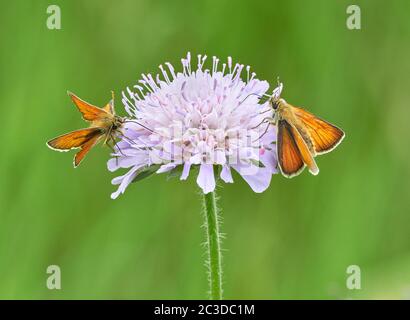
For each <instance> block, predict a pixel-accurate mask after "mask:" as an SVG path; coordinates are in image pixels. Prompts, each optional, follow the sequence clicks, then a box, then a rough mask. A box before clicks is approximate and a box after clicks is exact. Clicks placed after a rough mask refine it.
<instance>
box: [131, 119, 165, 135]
mask: <svg viewBox="0 0 410 320" xmlns="http://www.w3.org/2000/svg"><path fill="white" fill-rule="evenodd" d="M124 122H134V123H136V124H138V125H139V126H141V127H143V128H144V129H147V130H148V131H149V132H151V133H155V134H158V133H157V132H155V131H154V130H152V129H150V128H148V127H147V126H145V125H143V124H142V123H140V122H138V121H136V120H131V119H126V120H125V121H124Z"/></svg>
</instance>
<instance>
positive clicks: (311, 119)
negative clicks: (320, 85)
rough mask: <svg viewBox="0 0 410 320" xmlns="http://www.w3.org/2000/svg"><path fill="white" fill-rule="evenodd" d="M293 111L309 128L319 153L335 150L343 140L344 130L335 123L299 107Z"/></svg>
mask: <svg viewBox="0 0 410 320" xmlns="http://www.w3.org/2000/svg"><path fill="white" fill-rule="evenodd" d="M292 107H293V106H292ZM293 111H294V113H295V115H296V116H297V117H298V119H300V120H301V121H302V123H303V124H304V126H305V127H306V129H307V130H308V132H309V135H310V138H311V139H312V142H313V145H314V148H315V151H316V153H317V154H323V153H326V152H329V151H331V150H333V149H334V148H335V147H336V146H337V145H338V144H339V143H340V142H341V141H342V140H343V138H344V132H343V131H342V130H341V129H339V128H338V127H336V126H334V125H333V124H331V123H329V122H327V121H325V120H322V119H320V118H318V117H316V116H315V115H314V114H312V113H310V112H308V111H306V110H303V109H301V108H298V107H293Z"/></svg>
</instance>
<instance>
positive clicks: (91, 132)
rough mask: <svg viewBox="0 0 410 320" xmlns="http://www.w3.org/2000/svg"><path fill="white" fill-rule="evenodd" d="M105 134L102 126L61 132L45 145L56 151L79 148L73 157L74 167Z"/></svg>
mask: <svg viewBox="0 0 410 320" xmlns="http://www.w3.org/2000/svg"><path fill="white" fill-rule="evenodd" d="M104 134H105V129H103V128H87V129H80V130H76V131H73V132H70V133H66V134H63V135H61V136H59V137H57V138H54V139H52V140H50V141H48V142H47V145H48V146H49V147H50V148H51V149H53V150H57V151H68V150H71V149H76V148H81V150H80V151H79V152H78V153H77V154H76V155H75V157H74V167H77V166H78V165H79V164H80V162H81V161H82V160H83V159H84V157H85V155H86V154H87V153H88V151H90V150H91V148H92V147H93V146H94V145H95V144H96V143H97V142H98V141H99V140H100V138H101V137H102V136H103V135H104Z"/></svg>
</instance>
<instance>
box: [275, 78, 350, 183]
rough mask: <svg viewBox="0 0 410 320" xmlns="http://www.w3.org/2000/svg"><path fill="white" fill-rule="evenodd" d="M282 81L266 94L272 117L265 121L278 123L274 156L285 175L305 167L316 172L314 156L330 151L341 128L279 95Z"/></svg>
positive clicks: (334, 145)
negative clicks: (270, 93)
mask: <svg viewBox="0 0 410 320" xmlns="http://www.w3.org/2000/svg"><path fill="white" fill-rule="evenodd" d="M281 91H282V85H281V84H280V86H279V87H278V88H276V89H275V91H274V93H273V94H272V96H271V97H270V98H269V105H270V107H271V108H272V110H273V112H274V117H273V118H271V119H268V122H269V123H271V124H274V125H276V126H277V129H278V131H277V158H278V163H279V167H280V170H281V172H282V174H283V175H284V176H285V177H288V178H291V177H294V176H296V175H298V174H300V173H301V172H302V171H303V169H304V168H305V167H308V169H309V171H310V172H311V173H312V174H314V175H317V174H318V173H319V168H318V166H317V164H316V160H315V157H316V156H318V155H320V154H324V153H327V152H330V151H331V150H333V149H334V148H335V147H336V146H337V145H339V143H340V142H341V141H342V140H343V138H344V136H345V134H344V132H343V131H342V130H341V129H339V128H338V127H336V126H335V125H333V124H331V123H329V122H327V121H325V120H322V119H320V118H318V117H316V116H315V115H313V114H312V113H310V112H308V111H306V110H304V109H302V108H299V107H295V106H293V105H291V104H289V103H287V102H286V101H285V100H284V99H282V98H280V93H281Z"/></svg>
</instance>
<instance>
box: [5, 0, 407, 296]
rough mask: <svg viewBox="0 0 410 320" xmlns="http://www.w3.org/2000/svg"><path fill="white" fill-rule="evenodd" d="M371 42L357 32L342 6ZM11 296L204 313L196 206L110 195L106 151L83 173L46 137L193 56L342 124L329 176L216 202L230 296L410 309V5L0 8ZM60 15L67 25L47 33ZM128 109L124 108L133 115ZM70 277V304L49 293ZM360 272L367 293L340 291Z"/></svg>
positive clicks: (220, 1) (187, 198)
mask: <svg viewBox="0 0 410 320" xmlns="http://www.w3.org/2000/svg"><path fill="white" fill-rule="evenodd" d="M352 2H354V3H355V4H358V5H360V7H361V11H362V29H361V30H353V31H352V30H348V29H347V28H346V19H347V14H346V8H347V6H348V5H349V4H351V3H352ZM1 4H2V6H1V7H2V10H1V13H0V20H1V26H2V27H1V28H0V35H1V38H0V39H1V46H2V50H1V52H0V72H1V77H0V88H1V100H2V101H1V105H2V107H1V110H2V125H1V127H2V129H3V130H2V139H1V140H2V147H1V150H2V151H1V154H2V156H1V157H0V177H1V178H0V298H3V299H13V298H25V299H26V298H27V299H63V298H65V299H84V298H95V299H105V298H114V299H119V298H125V299H133V298H137V299H162V298H164V299H200V298H206V297H207V295H206V292H207V290H208V286H207V278H206V275H205V268H204V266H203V260H204V249H203V247H201V244H202V242H203V240H204V231H203V229H201V227H200V226H201V224H202V216H201V213H200V210H201V196H200V194H199V190H198V188H197V186H196V183H195V179H192V178H191V179H190V180H189V181H188V182H180V181H179V180H178V179H173V180H169V181H167V180H166V177H165V176H164V175H158V176H155V177H153V178H150V179H148V180H144V181H142V182H140V183H138V184H135V185H132V186H131V187H130V188H129V189H128V190H127V192H126V193H125V195H123V196H121V197H120V198H118V199H117V200H116V201H113V200H111V199H110V193H111V192H112V191H114V190H115V187H114V186H112V185H111V184H110V180H111V179H112V178H113V177H114V176H116V175H117V173H116V174H112V173H109V172H108V171H107V170H106V161H107V159H108V150H107V149H105V148H102V147H98V148H96V150H93V151H92V155H90V156H89V157H88V158H87V159H86V161H85V162H84V163H83V165H82V166H80V167H79V168H78V169H76V170H74V169H73V167H72V164H71V163H72V157H73V155H74V154H73V153H72V152H71V153H69V154H61V153H58V152H52V151H51V150H49V149H48V148H47V147H46V146H45V141H46V140H48V139H49V138H52V137H54V136H56V135H57V134H60V133H64V132H66V131H69V130H72V129H75V128H80V127H83V126H84V125H85V123H84V122H82V120H81V119H80V116H79V114H78V112H77V111H76V109H75V108H74V106H73V105H72V103H71V101H70V99H69V98H68V97H67V95H66V91H67V90H71V91H73V92H75V93H76V94H78V95H79V96H80V97H83V98H84V99H86V100H88V101H90V102H92V103H94V104H97V105H103V104H104V103H106V102H107V101H108V100H109V98H110V90H115V91H116V92H117V95H119V93H120V91H121V90H123V89H124V88H125V87H126V86H128V85H133V84H134V83H135V82H136V81H137V80H138V79H139V75H140V74H141V73H142V72H152V73H156V72H157V70H158V69H157V67H158V65H159V64H160V63H163V62H165V61H170V62H172V63H174V65H175V66H176V67H177V68H179V61H180V58H181V57H183V56H185V54H186V52H187V51H191V52H192V54H194V55H196V54H198V53H206V54H207V55H208V56H212V55H217V56H219V57H220V58H221V59H225V58H226V57H227V56H228V55H231V56H232V57H233V58H234V60H235V61H238V60H239V61H240V62H242V63H245V64H250V65H251V66H252V67H253V70H254V71H256V72H257V74H258V76H259V78H261V79H267V80H269V81H270V82H271V83H273V84H274V83H275V82H276V77H277V76H280V79H281V81H283V82H284V83H285V91H284V97H285V98H286V99H287V100H288V101H290V102H292V103H294V104H296V105H302V106H305V107H307V108H308V109H310V110H311V111H312V112H314V113H316V114H318V115H320V116H322V117H323V118H325V119H328V120H329V121H331V122H333V123H335V124H337V125H339V126H340V127H342V128H343V129H344V130H345V131H346V133H347V137H346V139H345V140H344V142H343V143H342V144H341V146H340V147H339V148H338V149H337V150H335V151H334V152H332V153H331V154H328V155H326V156H323V157H320V158H319V160H318V163H319V166H320V169H321V173H320V175H319V176H317V177H314V176H312V175H310V174H308V173H307V172H304V173H303V174H302V175H300V176H299V177H298V178H295V179H292V180H288V179H286V178H283V177H281V176H274V177H273V179H272V183H271V187H270V188H269V189H268V190H267V191H266V192H264V193H263V194H255V193H253V192H252V191H251V189H250V188H249V187H248V185H247V184H246V183H245V182H244V181H243V180H241V178H240V177H239V176H238V175H236V176H234V179H235V180H236V181H235V184H233V185H223V186H222V187H221V188H220V189H219V195H220V197H221V200H220V206H221V208H222V209H223V221H224V224H223V232H224V233H226V234H227V236H226V239H225V240H224V243H223V247H224V248H225V249H226V251H225V253H224V260H223V264H224V268H225V276H224V283H225V284H224V287H225V297H226V298H231V299H235V298H240V299H245V298H250V299H253V298H257V299H289V298H296V299H302V298H312V299H346V298H353V299H355V298H368V299H374V298H399V299H403V298H410V232H409V229H410V210H409V209H410V195H409V190H410V180H409V177H410V164H409V163H410V162H409V158H410V149H409V143H408V135H409V122H408V121H409V120H410V117H409V116H410V106H409V100H410V97H409V91H410V89H409V87H410V78H409V71H410V68H409V56H410V42H409V39H410V24H409V20H408V15H409V10H410V5H409V2H408V1H407V0H402V1H400V0H396V1H390V2H385V1H382V0H380V1H376V0H372V1H370V0H369V1H344V0H340V1H328V0H312V1H302V0H300V1H297V0H292V1H226V0H217V1H205V0H204V1H189V2H188V1H165V0H164V1H148V0H147V1H97V0H95V1H57V0H53V1H23V0H19V1H7V2H6V1H1ZM50 4H57V5H59V6H60V8H61V13H62V29H61V30H48V29H47V27H46V19H47V17H48V14H47V13H46V9H47V7H48V5H50ZM119 106H120V99H118V100H117V110H118V111H119V113H120V114H124V111H123V110H122V108H121V107H119ZM52 264H56V265H59V266H60V268H61V272H62V290H59V291H58V290H54V291H50V290H48V289H47V288H46V279H47V276H48V275H47V274H46V268H47V266H49V265H52ZM353 264H355V265H359V266H360V267H361V272H362V289H361V290H357V291H351V290H348V289H347V288H346V284H345V283H346V278H347V274H346V268H347V267H348V266H349V265H353Z"/></svg>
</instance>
